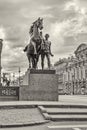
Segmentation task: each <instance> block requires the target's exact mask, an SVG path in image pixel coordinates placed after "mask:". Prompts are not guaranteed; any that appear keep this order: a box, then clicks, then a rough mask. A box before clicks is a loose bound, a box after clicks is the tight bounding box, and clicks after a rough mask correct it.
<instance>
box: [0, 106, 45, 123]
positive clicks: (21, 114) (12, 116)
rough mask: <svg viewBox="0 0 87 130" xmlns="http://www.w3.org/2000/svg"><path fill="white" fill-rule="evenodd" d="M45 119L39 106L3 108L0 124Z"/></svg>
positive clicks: (0, 111)
mask: <svg viewBox="0 0 87 130" xmlns="http://www.w3.org/2000/svg"><path fill="white" fill-rule="evenodd" d="M37 121H44V118H43V117H42V115H41V114H40V112H39V110H38V109H37V108H26V109H1V110H0V125H4V124H5V125H9V124H17V123H29V122H37Z"/></svg>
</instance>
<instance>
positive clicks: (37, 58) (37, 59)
mask: <svg viewBox="0 0 87 130" xmlns="http://www.w3.org/2000/svg"><path fill="white" fill-rule="evenodd" d="M38 61H39V55H37V57H36V68H37V67H38V66H37V64H38Z"/></svg>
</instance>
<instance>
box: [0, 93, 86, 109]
mask: <svg viewBox="0 0 87 130" xmlns="http://www.w3.org/2000/svg"><path fill="white" fill-rule="evenodd" d="M60 104H64V105H65V104H66V105H68V104H72V105H74V104H76V105H87V95H59V101H4V102H3V101H1V102H0V107H7V106H9V107H15V106H20V107H22V106H25V107H27V106H28V107H29V106H30V107H31V106H45V105H60Z"/></svg>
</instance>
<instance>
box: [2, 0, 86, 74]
mask: <svg viewBox="0 0 87 130" xmlns="http://www.w3.org/2000/svg"><path fill="white" fill-rule="evenodd" d="M38 17H41V18H43V24H44V25H43V26H44V28H43V34H44V35H45V33H49V34H50V41H51V43H52V53H53V54H54V57H52V58H51V61H52V63H55V62H56V61H58V60H59V58H63V57H68V56H70V55H73V54H74V51H75V50H76V48H77V47H78V46H79V45H80V44H81V43H87V0H0V38H3V40H4V41H3V49H2V60H1V61H2V71H5V72H14V73H17V72H18V68H19V67H20V68H21V71H23V72H25V71H26V69H27V68H28V60H27V57H26V53H24V52H23V49H24V47H25V46H26V45H27V44H28V43H29V39H30V36H29V28H30V26H31V24H32V23H33V22H34V21H35V20H36V19H37V18H38Z"/></svg>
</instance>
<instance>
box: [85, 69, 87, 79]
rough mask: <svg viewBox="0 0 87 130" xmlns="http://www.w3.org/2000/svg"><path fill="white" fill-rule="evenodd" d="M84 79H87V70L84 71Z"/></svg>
mask: <svg viewBox="0 0 87 130" xmlns="http://www.w3.org/2000/svg"><path fill="white" fill-rule="evenodd" d="M85 77H86V78H87V70H85Z"/></svg>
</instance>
